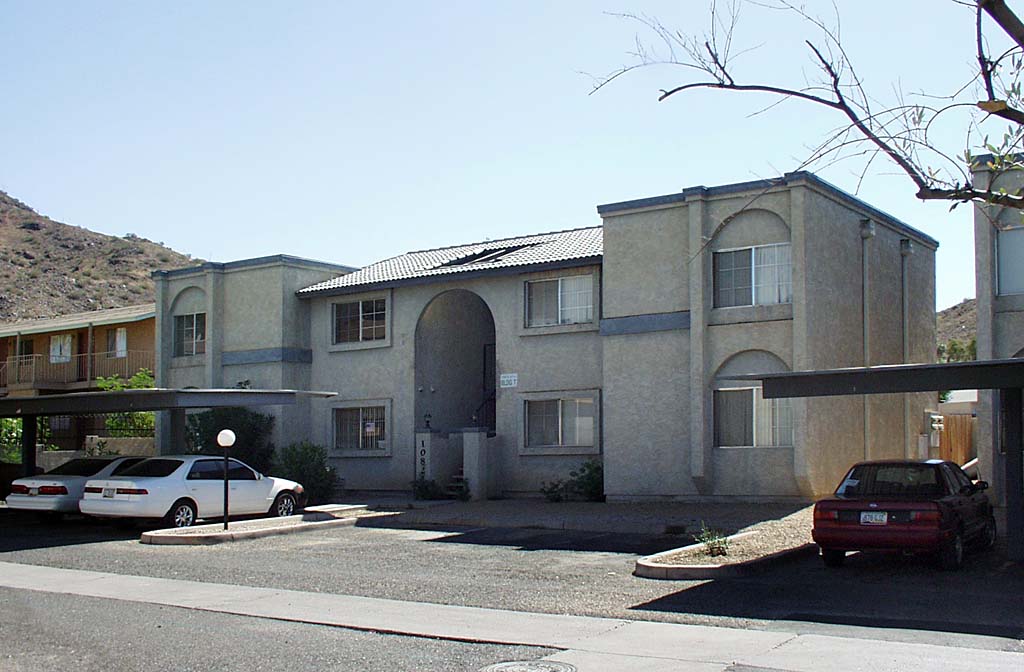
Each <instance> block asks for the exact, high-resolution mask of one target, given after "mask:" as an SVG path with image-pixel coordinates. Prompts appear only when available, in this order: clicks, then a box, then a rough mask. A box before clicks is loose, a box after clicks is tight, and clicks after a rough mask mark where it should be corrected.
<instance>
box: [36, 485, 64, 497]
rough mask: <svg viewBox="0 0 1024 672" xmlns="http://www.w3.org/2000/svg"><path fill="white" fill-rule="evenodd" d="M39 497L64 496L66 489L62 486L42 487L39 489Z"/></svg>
mask: <svg viewBox="0 0 1024 672" xmlns="http://www.w3.org/2000/svg"><path fill="white" fill-rule="evenodd" d="M39 494H40V495H66V494H68V489H67V488H65V487H64V486H63V485H42V486H40V487H39Z"/></svg>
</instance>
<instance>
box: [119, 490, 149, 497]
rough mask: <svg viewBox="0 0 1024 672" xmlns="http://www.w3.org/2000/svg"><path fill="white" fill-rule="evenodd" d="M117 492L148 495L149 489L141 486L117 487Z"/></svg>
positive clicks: (120, 493)
mask: <svg viewBox="0 0 1024 672" xmlns="http://www.w3.org/2000/svg"><path fill="white" fill-rule="evenodd" d="M117 494H119V495H148V494H149V490H145V489H143V488H118V489H117Z"/></svg>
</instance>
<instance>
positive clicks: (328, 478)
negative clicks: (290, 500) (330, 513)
mask: <svg viewBox="0 0 1024 672" xmlns="http://www.w3.org/2000/svg"><path fill="white" fill-rule="evenodd" d="M273 474H274V476H280V477H281V478H287V479H289V480H292V481H297V482H298V483H301V484H302V487H303V488H305V489H306V496H307V497H308V498H309V503H310V504H324V503H327V502H330V501H331V498H332V497H333V496H334V489H335V488H336V487H337V485H338V472H337V470H336V469H335V468H334V467H332V466H330V465H329V464H328V463H327V449H326V448H324V447H323V446H318V445H316V444H315V443H309V442H308V441H302V442H300V443H293V444H292V445H290V446H285V447H284V448H282V449H281V450H279V451H278V453H277V456H276V458H275V459H274V468H273Z"/></svg>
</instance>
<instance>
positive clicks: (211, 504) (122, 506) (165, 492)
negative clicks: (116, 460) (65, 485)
mask: <svg viewBox="0 0 1024 672" xmlns="http://www.w3.org/2000/svg"><path fill="white" fill-rule="evenodd" d="M228 488H229V493H230V494H229V501H228V511H229V513H230V514H231V515H247V514H270V515H274V516H290V515H292V513H294V512H295V509H296V508H297V507H299V506H301V505H302V504H303V502H304V500H305V496H304V491H303V488H302V486H301V485H299V484H298V483H296V482H295V481H289V480H287V479H284V478H275V477H273V476H264V475H263V474H261V473H259V472H257V471H256V470H255V469H252V468H251V467H249V466H248V465H246V464H243V463H242V462H239V461H238V460H235V459H232V460H230V464H229V466H228ZM78 508H79V510H80V511H81V512H82V513H84V514H87V515H90V516H99V517H104V518H163V519H164V520H165V521H166V523H167V524H168V525H169V526H172V527H188V526H190V525H192V524H193V523H195V522H196V521H197V520H198V519H200V518H219V517H223V516H224V458H222V457H216V456H212V455H162V456H160V457H151V458H149V459H147V460H143V461H142V462H139V463H138V464H136V465H135V466H133V467H131V468H130V469H127V470H125V471H124V472H122V473H121V475H119V476H114V477H110V478H94V479H90V480H89V482H88V483H86V484H85V495H84V496H83V497H82V501H81V502H79V505H78Z"/></svg>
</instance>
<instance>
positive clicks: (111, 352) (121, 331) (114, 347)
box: [107, 327, 128, 359]
mask: <svg viewBox="0 0 1024 672" xmlns="http://www.w3.org/2000/svg"><path fill="white" fill-rule="evenodd" d="M127 356H128V329H127V327H117V328H116V329H107V359H123V358H124V357H127Z"/></svg>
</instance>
